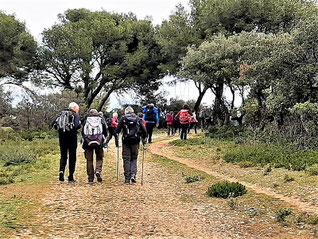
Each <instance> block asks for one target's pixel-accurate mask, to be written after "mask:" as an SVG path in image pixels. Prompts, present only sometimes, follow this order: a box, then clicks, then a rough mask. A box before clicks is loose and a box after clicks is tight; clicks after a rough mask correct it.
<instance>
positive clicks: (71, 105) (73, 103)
mask: <svg viewBox="0 0 318 239" xmlns="http://www.w3.org/2000/svg"><path fill="white" fill-rule="evenodd" d="M68 108H69V109H71V110H72V109H74V108H79V106H78V104H76V103H75V102H71V103H70V104H69V105H68Z"/></svg>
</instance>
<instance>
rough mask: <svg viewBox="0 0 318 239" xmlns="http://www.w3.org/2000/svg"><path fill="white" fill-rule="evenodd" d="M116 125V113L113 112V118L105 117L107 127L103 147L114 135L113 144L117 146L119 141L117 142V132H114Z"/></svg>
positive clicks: (106, 145)
mask: <svg viewBox="0 0 318 239" xmlns="http://www.w3.org/2000/svg"><path fill="white" fill-rule="evenodd" d="M117 125H118V113H116V112H115V113H113V118H112V119H107V127H108V133H109V134H108V137H107V140H106V144H105V147H108V143H109V141H110V140H111V139H112V137H113V136H114V138H115V145H116V148H118V147H119V143H118V134H116V133H115V130H116V127H117Z"/></svg>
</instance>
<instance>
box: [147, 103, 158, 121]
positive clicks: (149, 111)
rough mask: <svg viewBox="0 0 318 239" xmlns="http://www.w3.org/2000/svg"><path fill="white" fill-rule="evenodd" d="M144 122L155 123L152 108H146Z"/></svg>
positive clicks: (154, 114)
mask: <svg viewBox="0 0 318 239" xmlns="http://www.w3.org/2000/svg"><path fill="white" fill-rule="evenodd" d="M145 120H146V121H154V122H156V113H155V111H154V110H153V108H148V107H147V111H146V117H145Z"/></svg>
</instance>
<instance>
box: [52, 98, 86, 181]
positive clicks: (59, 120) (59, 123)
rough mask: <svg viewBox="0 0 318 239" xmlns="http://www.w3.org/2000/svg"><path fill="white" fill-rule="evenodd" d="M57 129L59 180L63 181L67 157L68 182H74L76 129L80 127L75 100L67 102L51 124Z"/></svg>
mask: <svg viewBox="0 0 318 239" xmlns="http://www.w3.org/2000/svg"><path fill="white" fill-rule="evenodd" d="M52 126H53V128H54V129H56V130H58V134H59V145H60V153H61V159H60V168H59V181H61V182H64V174H65V167H66V164H67V158H68V159H69V162H68V164H69V175H68V182H69V183H75V182H76V181H75V179H74V172H75V166H76V150H77V131H78V129H80V128H81V123H80V117H79V106H78V104H76V103H75V102H71V103H70V104H69V107H68V109H66V110H63V111H62V112H61V113H60V115H59V116H57V117H56V119H55V120H54V122H53V124H52Z"/></svg>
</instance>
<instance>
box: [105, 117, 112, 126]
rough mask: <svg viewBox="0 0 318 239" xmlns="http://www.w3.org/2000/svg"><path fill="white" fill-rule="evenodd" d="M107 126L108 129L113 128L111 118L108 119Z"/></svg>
mask: <svg viewBox="0 0 318 239" xmlns="http://www.w3.org/2000/svg"><path fill="white" fill-rule="evenodd" d="M106 125H107V128H110V127H112V119H111V118H107V119H106Z"/></svg>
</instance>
